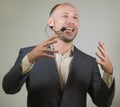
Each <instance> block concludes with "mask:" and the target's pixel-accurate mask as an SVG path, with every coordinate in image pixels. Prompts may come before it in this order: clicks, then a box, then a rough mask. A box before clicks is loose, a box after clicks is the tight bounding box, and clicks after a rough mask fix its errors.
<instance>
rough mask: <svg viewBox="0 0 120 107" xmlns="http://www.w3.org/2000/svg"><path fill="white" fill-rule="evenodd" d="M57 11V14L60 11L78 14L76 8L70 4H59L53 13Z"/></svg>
mask: <svg viewBox="0 0 120 107" xmlns="http://www.w3.org/2000/svg"><path fill="white" fill-rule="evenodd" d="M58 13H59V14H60V13H71V14H74V15H78V12H77V9H76V8H75V7H74V6H73V5H71V4H62V5H59V6H58V7H57V8H56V9H55V11H54V14H58Z"/></svg>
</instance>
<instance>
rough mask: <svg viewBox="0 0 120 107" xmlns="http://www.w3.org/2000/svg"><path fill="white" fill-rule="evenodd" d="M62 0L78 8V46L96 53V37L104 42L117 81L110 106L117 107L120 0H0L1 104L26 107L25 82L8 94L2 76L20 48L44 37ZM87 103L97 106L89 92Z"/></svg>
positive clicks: (119, 91) (1, 106) (0, 106)
mask: <svg viewBox="0 0 120 107" xmlns="http://www.w3.org/2000/svg"><path fill="white" fill-rule="evenodd" d="M61 2H70V3H72V4H73V5H75V6H76V7H77V9H78V11H79V15H80V28H79V33H78V35H77V37H76V39H75V40H74V44H75V45H76V46H77V47H78V48H79V49H80V50H82V51H84V52H86V53H87V54H89V55H91V56H94V57H96V55H95V52H96V51H98V49H97V44H98V41H103V42H104V43H105V45H106V48H107V51H108V53H109V57H110V58H111V61H112V63H113V66H114V76H115V82H116V88H115V97H114V100H113V103H112V107H120V83H119V82H120V42H119V41H120V0H0V107H26V104H27V92H26V88H25V85H24V86H23V87H22V89H21V91H20V92H19V93H17V94H14V95H7V94H5V93H4V91H3V90H2V79H3V77H4V75H5V74H6V73H7V72H8V71H9V70H10V68H11V67H12V66H13V64H14V63H15V60H16V58H17V56H18V52H19V49H20V48H23V47H27V46H32V45H37V44H39V43H40V42H41V41H43V40H45V39H47V35H46V33H45V25H46V24H47V19H48V14H49V12H50V9H51V8H52V7H53V6H54V5H55V4H57V3H61ZM102 73H103V72H102V71H101V75H102ZM87 107H96V106H95V105H94V104H93V103H92V101H91V98H90V97H89V96H88V100H87Z"/></svg>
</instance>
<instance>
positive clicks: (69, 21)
mask: <svg viewBox="0 0 120 107" xmlns="http://www.w3.org/2000/svg"><path fill="white" fill-rule="evenodd" d="M66 22H67V23H74V22H75V21H74V19H73V18H72V17H69V18H68V19H67V20H66Z"/></svg>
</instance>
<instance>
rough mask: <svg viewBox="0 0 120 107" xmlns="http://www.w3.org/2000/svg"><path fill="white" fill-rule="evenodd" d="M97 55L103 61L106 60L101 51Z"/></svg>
mask: <svg viewBox="0 0 120 107" xmlns="http://www.w3.org/2000/svg"><path fill="white" fill-rule="evenodd" d="M96 55H97V56H98V58H99V59H100V60H101V61H105V58H104V57H103V56H102V55H101V54H100V53H98V52H96Z"/></svg>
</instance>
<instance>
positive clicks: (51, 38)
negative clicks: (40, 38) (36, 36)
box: [44, 36, 58, 42]
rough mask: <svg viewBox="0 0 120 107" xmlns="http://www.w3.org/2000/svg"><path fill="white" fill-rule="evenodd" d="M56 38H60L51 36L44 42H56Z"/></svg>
mask: <svg viewBox="0 0 120 107" xmlns="http://www.w3.org/2000/svg"><path fill="white" fill-rule="evenodd" d="M56 38H58V36H51V37H49V38H48V39H46V40H45V41H44V42H47V41H51V40H54V39H56Z"/></svg>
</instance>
